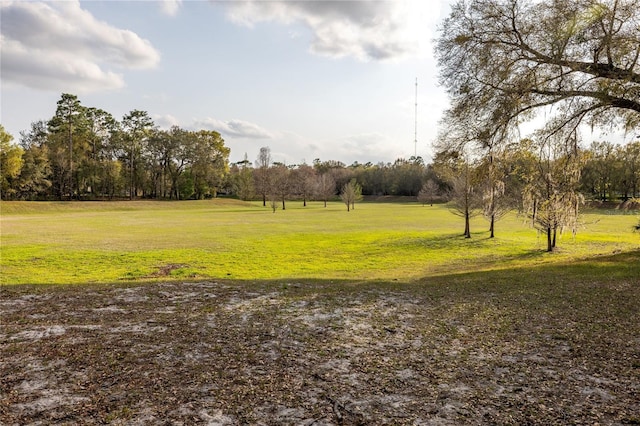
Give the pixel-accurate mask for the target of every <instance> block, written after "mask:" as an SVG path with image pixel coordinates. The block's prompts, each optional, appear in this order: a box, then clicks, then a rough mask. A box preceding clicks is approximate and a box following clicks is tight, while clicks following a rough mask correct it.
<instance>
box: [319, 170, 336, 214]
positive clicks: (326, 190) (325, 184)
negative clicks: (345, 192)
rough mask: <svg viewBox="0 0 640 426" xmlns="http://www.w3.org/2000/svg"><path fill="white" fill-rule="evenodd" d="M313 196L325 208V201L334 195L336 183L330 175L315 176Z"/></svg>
mask: <svg viewBox="0 0 640 426" xmlns="http://www.w3.org/2000/svg"><path fill="white" fill-rule="evenodd" d="M314 194H315V196H316V198H317V199H319V200H321V201H324V206H325V207H327V201H329V200H330V199H331V198H333V197H334V196H335V195H336V181H335V179H334V178H333V176H332V175H331V174H330V173H323V174H319V175H316V182H315V186H314Z"/></svg>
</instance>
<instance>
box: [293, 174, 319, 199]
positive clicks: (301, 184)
mask: <svg viewBox="0 0 640 426" xmlns="http://www.w3.org/2000/svg"><path fill="white" fill-rule="evenodd" d="M315 178H316V171H315V169H314V168H313V167H311V166H309V165H308V164H301V165H299V166H298V167H297V168H295V169H293V170H292V171H291V180H292V185H293V187H294V192H295V193H296V194H297V195H298V196H300V197H302V205H303V207H307V200H308V199H309V198H311V196H312V195H313V191H314V186H315Z"/></svg>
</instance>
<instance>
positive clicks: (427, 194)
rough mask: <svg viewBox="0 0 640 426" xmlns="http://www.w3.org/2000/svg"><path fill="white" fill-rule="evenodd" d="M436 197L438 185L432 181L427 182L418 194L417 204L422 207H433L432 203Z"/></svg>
mask: <svg viewBox="0 0 640 426" xmlns="http://www.w3.org/2000/svg"><path fill="white" fill-rule="evenodd" d="M437 196H438V185H437V184H436V183H435V181H434V180H433V179H429V180H427V181H426V182H425V183H424V184H423V185H422V188H421V189H420V192H418V202H420V203H422V205H425V204H427V203H428V204H430V205H432V206H433V202H434V200H435V199H436V197H437Z"/></svg>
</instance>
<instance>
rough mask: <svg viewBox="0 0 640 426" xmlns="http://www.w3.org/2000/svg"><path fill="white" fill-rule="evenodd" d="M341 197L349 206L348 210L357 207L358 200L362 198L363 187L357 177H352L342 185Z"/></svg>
mask: <svg viewBox="0 0 640 426" xmlns="http://www.w3.org/2000/svg"><path fill="white" fill-rule="evenodd" d="M340 199H341V200H342V202H343V203H344V204H345V205H346V206H347V211H350V210H353V209H355V204H356V201H361V200H362V187H361V186H360V184H358V182H356V180H355V179H351V180H350V181H349V183H347V184H345V185H344V186H343V187H342V191H341V192H340Z"/></svg>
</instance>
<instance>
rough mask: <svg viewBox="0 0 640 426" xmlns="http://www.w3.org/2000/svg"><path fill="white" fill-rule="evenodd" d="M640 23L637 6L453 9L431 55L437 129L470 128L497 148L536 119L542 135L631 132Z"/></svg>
mask: <svg viewBox="0 0 640 426" xmlns="http://www.w3.org/2000/svg"><path fill="white" fill-rule="evenodd" d="M639 20H640V0H601V1H595V0H540V1H535V2H532V1H528V0H459V1H457V2H456V3H455V4H454V5H453V6H452V11H451V14H450V15H449V17H448V18H447V19H446V20H445V21H444V23H443V25H442V26H441V28H440V36H439V39H438V41H437V46H436V52H437V57H438V64H439V66H440V80H441V82H442V84H443V85H444V86H445V87H446V89H447V91H448V93H449V96H450V98H451V105H452V106H451V108H450V109H449V110H448V112H447V114H446V118H445V120H461V121H464V120H465V118H466V119H467V120H468V121H469V122H470V121H472V120H473V121H474V122H475V123H477V127H478V128H479V129H480V130H481V131H482V132H483V134H484V138H485V139H503V140H506V139H507V138H506V136H507V135H508V133H509V132H510V131H512V130H514V129H515V128H517V126H518V124H519V123H521V122H522V121H524V120H528V119H531V118H533V117H535V116H536V113H538V112H540V111H545V112H546V113H547V117H549V118H550V119H549V121H548V125H547V126H546V132H547V133H548V134H553V133H557V132H559V131H560V130H561V129H564V131H565V133H570V132H571V131H572V130H574V129H576V128H577V127H578V126H579V125H580V124H581V123H588V124H590V125H592V126H598V125H604V126H611V125H612V123H619V124H621V125H622V127H624V128H625V129H627V130H631V129H634V128H636V127H637V126H638V124H639V123H640V98H639V97H638V93H639V91H640V63H639V58H640V31H638V27H637V25H638V24H637V23H638V21H639ZM549 106H554V108H553V109H552V110H550V109H549V108H548V107H549Z"/></svg>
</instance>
